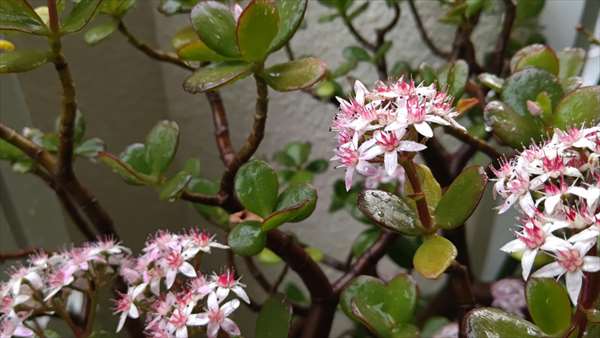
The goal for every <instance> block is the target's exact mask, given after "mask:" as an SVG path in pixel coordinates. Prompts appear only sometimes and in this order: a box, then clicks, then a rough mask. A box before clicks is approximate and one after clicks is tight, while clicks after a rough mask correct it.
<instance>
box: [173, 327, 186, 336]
mask: <svg viewBox="0 0 600 338" xmlns="http://www.w3.org/2000/svg"><path fill="white" fill-rule="evenodd" d="M175 337H177V338H188V330H187V326H182V327H180V328H178V329H177V331H176V332H175Z"/></svg>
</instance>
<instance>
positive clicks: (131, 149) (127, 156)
mask: <svg viewBox="0 0 600 338" xmlns="http://www.w3.org/2000/svg"><path fill="white" fill-rule="evenodd" d="M119 159H120V160H121V161H123V162H125V163H127V164H128V165H129V166H131V167H132V168H133V169H134V170H135V171H137V172H139V173H142V174H145V175H150V174H151V172H152V168H151V167H150V164H148V162H146V146H145V145H143V144H142V143H134V144H131V145H129V146H128V147H127V148H125V150H124V151H123V152H122V153H121V154H120V155H119Z"/></svg>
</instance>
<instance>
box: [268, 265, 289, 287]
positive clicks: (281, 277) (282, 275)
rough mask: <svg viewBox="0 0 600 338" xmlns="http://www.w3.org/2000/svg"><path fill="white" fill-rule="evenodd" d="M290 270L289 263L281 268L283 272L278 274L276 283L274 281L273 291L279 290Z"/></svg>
mask: <svg viewBox="0 0 600 338" xmlns="http://www.w3.org/2000/svg"><path fill="white" fill-rule="evenodd" d="M289 271H290V266H289V265H287V264H286V265H284V266H283V269H281V273H279V276H277V279H276V280H275V283H273V287H272V288H271V293H276V292H277V290H279V287H280V286H281V283H283V280H284V279H285V276H287V274H288V272H289Z"/></svg>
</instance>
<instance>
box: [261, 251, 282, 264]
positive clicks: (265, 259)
mask: <svg viewBox="0 0 600 338" xmlns="http://www.w3.org/2000/svg"><path fill="white" fill-rule="evenodd" d="M258 260H259V261H260V262H261V263H264V264H277V263H280V262H281V257H279V256H277V254H275V253H274V252H273V251H271V250H269V248H265V249H264V250H263V251H261V252H260V254H258Z"/></svg>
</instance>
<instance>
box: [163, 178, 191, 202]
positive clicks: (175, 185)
mask: <svg viewBox="0 0 600 338" xmlns="http://www.w3.org/2000/svg"><path fill="white" fill-rule="evenodd" d="M191 180H192V175H190V174H189V173H188V172H185V171H180V172H178V173H177V174H175V176H173V177H171V178H169V179H168V180H167V181H166V182H165V183H163V184H162V185H161V187H160V195H159V198H160V199H161V200H162V201H175V200H176V199H177V198H179V196H181V194H182V193H183V191H184V190H185V188H186V187H187V185H188V184H189V183H190V181H191Z"/></svg>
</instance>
